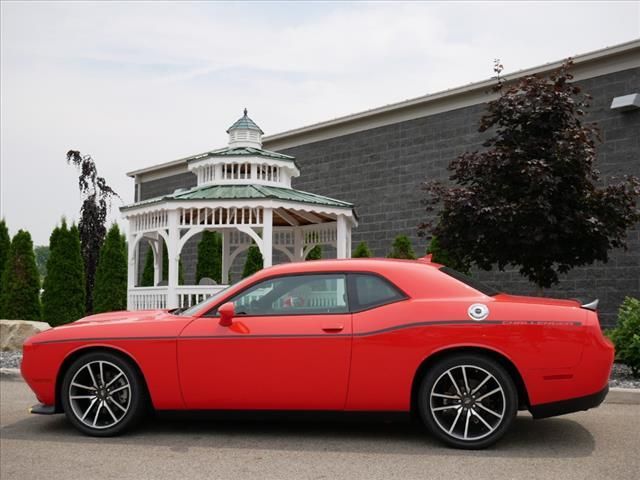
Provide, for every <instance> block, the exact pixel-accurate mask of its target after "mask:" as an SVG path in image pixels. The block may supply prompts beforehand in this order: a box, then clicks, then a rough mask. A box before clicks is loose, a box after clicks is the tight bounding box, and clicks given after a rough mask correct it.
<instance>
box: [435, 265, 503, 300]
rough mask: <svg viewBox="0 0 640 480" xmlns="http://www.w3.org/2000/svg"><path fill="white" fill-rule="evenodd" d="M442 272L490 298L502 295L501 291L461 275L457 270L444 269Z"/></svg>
mask: <svg viewBox="0 0 640 480" xmlns="http://www.w3.org/2000/svg"><path fill="white" fill-rule="evenodd" d="M440 271H441V272H443V273H446V274H447V275H449V276H450V277H453V278H455V279H456V280H458V281H460V282H462V283H464V284H465V285H469V286H470V287H471V288H473V289H474V290H477V291H479V292H480V293H483V294H485V295H487V296H489V297H493V296H494V295H498V294H499V293H500V291H499V290H496V289H495V288H493V287H490V286H489V285H487V284H485V283H482V282H481V281H479V280H476V279H475V278H471V277H469V276H467V275H465V274H464V273H460V272H458V271H457V270H454V269H453V268H449V267H442V268H440Z"/></svg>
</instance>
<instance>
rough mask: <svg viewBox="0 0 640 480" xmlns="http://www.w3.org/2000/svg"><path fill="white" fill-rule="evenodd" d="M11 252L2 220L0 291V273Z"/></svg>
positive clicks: (0, 286) (0, 236) (0, 284)
mask: <svg viewBox="0 0 640 480" xmlns="http://www.w3.org/2000/svg"><path fill="white" fill-rule="evenodd" d="M10 250H11V238H10V237H9V229H8V228H7V224H6V222H5V221H4V219H2V220H0V290H1V289H2V272H3V271H4V267H5V265H6V263H7V259H8V258H9V251H10Z"/></svg>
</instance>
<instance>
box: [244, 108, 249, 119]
mask: <svg viewBox="0 0 640 480" xmlns="http://www.w3.org/2000/svg"><path fill="white" fill-rule="evenodd" d="M247 113H249V112H248V111H247V107H244V116H245V117H246V116H247Z"/></svg>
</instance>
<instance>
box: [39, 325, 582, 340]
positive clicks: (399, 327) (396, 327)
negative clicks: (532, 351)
mask: <svg viewBox="0 0 640 480" xmlns="http://www.w3.org/2000/svg"><path fill="white" fill-rule="evenodd" d="M457 325H465V326H471V325H473V326H475V327H479V326H482V325H543V326H544V325H549V326H557V325H564V326H573V327H579V326H581V325H582V323H581V322H550V321H545V320H483V321H481V322H477V321H474V320H434V321H429V322H415V323H406V324H402V325H394V326H393V327H387V328H381V329H379V330H371V331H369V332H359V333H353V334H351V333H310V334H304V333H303V334H263V335H260V334H257V335H252V334H238V335H203V336H195V335H194V336H178V337H176V336H158V337H104V338H74V339H64V340H45V341H42V342H34V345H45V344H51V343H65V342H105V341H132V340H136V341H140V340H160V341H162V340H167V341H168V340H178V339H180V340H209V339H211V340H235V339H241V338H334V337H351V336H353V337H370V336H373V335H380V334H383V333H389V332H393V331H396V330H406V329H409V328H419V327H432V326H457Z"/></svg>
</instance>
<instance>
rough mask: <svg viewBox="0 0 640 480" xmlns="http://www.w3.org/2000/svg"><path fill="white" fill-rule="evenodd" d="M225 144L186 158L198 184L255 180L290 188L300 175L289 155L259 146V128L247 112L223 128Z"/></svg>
mask: <svg viewBox="0 0 640 480" xmlns="http://www.w3.org/2000/svg"><path fill="white" fill-rule="evenodd" d="M227 133H228V134H229V144H228V146H227V147H226V148H222V149H219V150H213V151H211V152H207V153H205V154H202V155H199V156H195V157H192V158H190V159H189V160H188V166H189V170H191V171H192V172H193V173H195V174H196V176H197V178H198V186H200V185H207V184H218V185H229V184H248V183H252V184H256V185H272V186H278V187H284V188H291V178H292V177H297V176H299V175H300V171H299V170H298V167H297V166H296V163H295V161H294V158H293V157H290V156H288V155H281V154H279V153H276V152H270V151H268V150H263V149H262V134H263V132H262V130H261V129H260V127H259V126H258V125H256V123H255V122H254V121H253V120H251V119H250V118H249V116H248V115H247V109H246V108H245V109H244V115H243V116H242V117H240V118H239V119H238V120H237V121H236V122H235V123H234V124H233V125H231V126H230V127H229V129H228V130H227Z"/></svg>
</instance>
